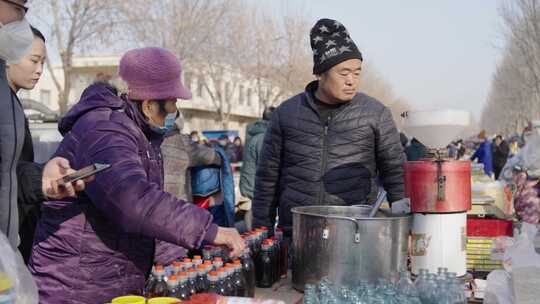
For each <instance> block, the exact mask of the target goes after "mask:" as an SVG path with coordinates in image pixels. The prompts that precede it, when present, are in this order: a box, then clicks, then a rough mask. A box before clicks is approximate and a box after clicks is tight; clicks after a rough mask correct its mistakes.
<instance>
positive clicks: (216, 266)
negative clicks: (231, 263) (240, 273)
mask: <svg viewBox="0 0 540 304" xmlns="http://www.w3.org/2000/svg"><path fill="white" fill-rule="evenodd" d="M212 264H213V265H214V270H218V269H219V268H221V267H223V259H222V258H221V257H215V258H214V262H213V263H212Z"/></svg>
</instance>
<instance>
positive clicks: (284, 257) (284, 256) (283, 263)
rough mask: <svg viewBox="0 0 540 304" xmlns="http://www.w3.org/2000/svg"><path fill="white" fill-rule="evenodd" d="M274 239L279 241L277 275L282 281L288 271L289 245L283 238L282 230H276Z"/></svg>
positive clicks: (278, 228)
mask: <svg viewBox="0 0 540 304" xmlns="http://www.w3.org/2000/svg"><path fill="white" fill-rule="evenodd" d="M276 237H277V239H278V241H279V274H280V277H281V278H282V279H283V278H286V277H287V273H288V271H289V244H288V243H287V242H286V241H285V239H284V238H283V228H280V227H277V228H276Z"/></svg>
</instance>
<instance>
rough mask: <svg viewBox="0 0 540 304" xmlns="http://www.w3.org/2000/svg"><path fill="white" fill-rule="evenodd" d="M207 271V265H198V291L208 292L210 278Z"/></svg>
mask: <svg viewBox="0 0 540 304" xmlns="http://www.w3.org/2000/svg"><path fill="white" fill-rule="evenodd" d="M206 275H207V272H206V267H205V265H202V264H201V265H197V281H196V283H197V284H196V287H197V293H203V292H206V291H207V289H208V280H207V278H206Z"/></svg>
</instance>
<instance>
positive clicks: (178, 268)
mask: <svg viewBox="0 0 540 304" xmlns="http://www.w3.org/2000/svg"><path fill="white" fill-rule="evenodd" d="M172 269H173V271H174V273H175V274H176V273H179V272H180V271H182V270H183V269H182V262H180V261H174V262H173V263H172Z"/></svg>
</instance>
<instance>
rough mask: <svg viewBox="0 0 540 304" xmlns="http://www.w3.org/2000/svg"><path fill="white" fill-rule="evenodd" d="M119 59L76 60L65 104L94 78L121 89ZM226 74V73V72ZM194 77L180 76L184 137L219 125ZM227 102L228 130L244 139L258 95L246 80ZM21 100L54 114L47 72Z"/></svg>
mask: <svg viewBox="0 0 540 304" xmlns="http://www.w3.org/2000/svg"><path fill="white" fill-rule="evenodd" d="M119 61H120V56H118V55H114V56H80V57H75V58H74V60H73V69H74V70H75V73H74V75H75V76H74V79H73V80H72V90H71V92H70V98H69V104H70V105H73V104H74V103H76V102H78V101H79V98H80V96H81V93H82V92H83V90H84V89H85V88H86V87H87V86H88V85H90V84H91V83H92V82H94V81H95V80H96V77H97V75H100V74H101V75H108V76H111V77H112V79H111V83H113V84H114V85H116V86H117V87H119V88H120V89H122V88H125V84H124V83H123V82H122V80H121V79H120V78H119V77H118V64H119ZM52 70H53V73H54V75H56V77H57V79H58V81H59V83H60V84H63V77H64V75H63V70H62V68H61V67H60V66H58V67H54V68H53V69H52ZM228 73H230V71H229V72H228ZM200 77H204V76H200V75H197V73H194V72H192V71H189V70H187V71H185V72H184V75H183V80H184V84H185V85H186V86H187V87H188V88H189V89H190V90H191V92H192V94H193V99H192V100H188V101H182V100H180V101H179V102H178V107H179V108H180V109H181V110H182V113H183V114H184V117H185V127H184V132H186V133H188V132H190V131H192V130H198V131H203V130H220V129H221V123H220V122H219V120H218V118H217V115H216V108H215V106H214V105H213V103H212V101H211V99H210V97H209V96H208V93H207V91H206V89H205V88H204V87H203V82H202V80H201V79H200ZM224 86H225V90H228V88H229V87H232V86H231V83H229V82H225V83H224ZM233 96H234V97H233V99H232V101H231V116H230V120H229V127H228V128H229V129H230V130H238V131H240V134H241V136H242V137H244V132H245V127H246V125H247V124H248V123H251V122H253V121H255V120H256V119H257V118H258V117H260V116H261V114H262V111H263V108H262V106H260V104H261V103H260V102H259V100H258V97H257V96H258V95H257V94H256V91H255V86H254V82H253V81H250V80H249V79H246V80H245V83H244V82H242V83H241V84H240V85H237V86H235V92H233ZM20 97H21V98H22V99H31V100H34V101H38V102H40V103H42V104H44V105H46V106H47V107H48V108H50V109H51V110H54V111H58V90H57V88H56V86H55V84H54V81H53V78H52V76H51V73H50V71H49V69H47V68H46V69H45V70H44V73H43V75H42V77H41V80H40V81H39V82H38V84H37V85H36V87H35V88H34V90H32V91H21V92H20Z"/></svg>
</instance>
